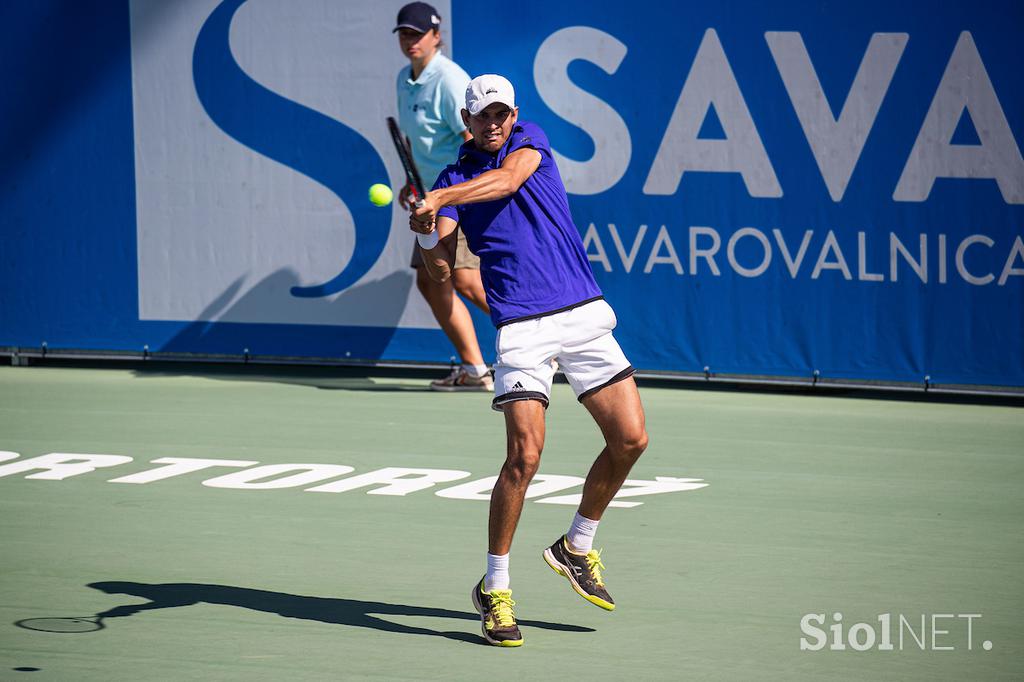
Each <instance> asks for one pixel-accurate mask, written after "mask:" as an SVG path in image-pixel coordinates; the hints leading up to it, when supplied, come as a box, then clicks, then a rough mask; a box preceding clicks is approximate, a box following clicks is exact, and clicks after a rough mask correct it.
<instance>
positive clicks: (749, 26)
mask: <svg viewBox="0 0 1024 682" xmlns="http://www.w3.org/2000/svg"><path fill="white" fill-rule="evenodd" d="M401 4H402V3H401V2H391V3H390V4H388V3H383V4H380V3H372V2H365V3H358V2H353V3H334V2H331V1H330V0H310V1H309V2H308V3H303V4H301V5H296V4H292V3H276V2H266V1H262V0H248V1H247V2H242V1H240V0H229V1H228V2H219V0H188V1H187V2H179V3H166V2H162V1H154V0H133V1H132V2H127V3H123V4H120V3H109V2H95V3H90V2H80V3H63V2H54V3H44V2H40V3H5V4H3V5H2V6H0V21H2V25H3V27H4V28H3V31H4V33H5V39H4V40H3V41H2V44H0V74H2V77H3V79H4V83H5V90H6V94H5V97H4V98H3V99H2V100H0V121H2V122H3V123H2V125H0V145H2V146H0V162H2V163H0V221H2V223H0V230H2V234H0V236H2V245H0V270H2V274H0V285H2V286H0V346H24V347H38V346H39V345H40V344H41V343H42V342H44V341H45V342H47V344H48V346H49V347H50V348H51V349H55V350H59V349H61V348H78V349H82V348H85V349H111V350H134V351H141V349H142V348H143V346H148V347H149V349H150V350H151V351H154V352H156V351H174V352H191V353H229V354H241V353H242V352H243V350H245V349H248V350H249V352H250V353H252V354H256V355H274V356H304V357H332V358H340V359H350V360H356V359H361V360H383V361H446V360H447V359H448V357H449V356H450V355H452V354H453V350H452V348H451V346H450V344H449V343H448V342H447V340H446V339H445V338H444V335H443V334H442V333H441V332H440V330H439V329H438V328H437V325H436V323H434V322H433V320H432V318H431V317H430V315H429V311H428V310H427V309H426V307H425V305H424V304H423V302H422V301H421V300H420V298H419V296H418V294H417V292H416V290H415V286H414V283H413V278H412V274H411V271H410V270H409V268H408V257H409V253H410V250H411V239H410V238H409V235H408V234H407V232H406V230H405V228H404V225H403V220H402V215H401V212H400V211H399V210H397V209H394V210H392V211H391V213H390V214H388V212H387V211H388V209H376V208H373V207H371V206H370V205H369V204H368V203H367V202H366V201H365V198H364V196H363V195H364V194H365V188H366V187H368V186H369V185H370V184H372V183H373V182H378V181H383V182H388V181H389V180H390V182H391V183H392V184H393V185H396V186H397V184H398V183H399V182H400V178H401V170H400V167H398V165H397V160H396V159H394V158H393V153H392V152H391V150H390V149H389V146H388V145H389V143H388V141H387V133H386V130H385V129H384V126H383V122H382V121H383V117H384V116H386V115H390V114H392V113H393V111H394V106H395V105H394V75H395V74H396V73H397V71H398V68H400V66H401V65H402V63H403V61H404V60H403V58H402V56H401V55H400V54H399V53H398V50H397V46H396V45H395V44H394V43H393V37H392V36H391V35H390V28H391V24H392V23H393V18H394V14H395V12H396V11H397V8H398V7H399V6H400V5H401ZM392 5H393V6H392ZM439 9H440V11H441V13H442V14H443V15H444V16H445V17H446V24H445V30H446V35H445V37H446V40H447V41H448V42H449V44H450V45H451V47H452V49H453V50H454V57H455V59H456V61H458V62H459V63H460V64H461V65H462V66H463V67H464V68H466V70H467V71H468V72H469V73H470V74H471V75H476V74H479V73H485V72H496V73H502V74H504V75H506V76H508V77H509V78H510V79H511V80H512V81H513V83H514V84H515V85H516V87H517V96H518V101H519V105H520V107H521V116H522V117H523V118H525V119H529V120H533V121H536V122H537V123H539V124H540V125H541V126H542V127H543V128H544V129H545V130H546V132H547V133H548V136H549V138H550V140H551V142H552V147H553V149H554V150H555V152H556V153H557V155H558V159H557V160H558V163H559V167H560V168H561V170H562V173H563V175H564V176H565V179H566V183H567V186H568V189H569V192H570V202H571V205H572V209H573V212H574V217H575V219H576V223H577V226H578V227H579V229H580V233H581V235H582V236H583V237H584V241H585V244H586V246H587V251H588V254H589V255H590V259H591V264H592V267H593V268H594V271H595V273H596V275H597V277H598V281H599V283H600V284H601V286H602V288H603V290H604V291H605V293H606V295H607V297H608V299H609V300H610V301H611V302H612V304H613V306H614V307H615V309H616V311H617V313H618V317H619V327H618V329H617V331H616V335H617V337H618V338H619V340H620V342H621V343H622V345H623V347H624V349H625V350H626V352H627V354H628V355H629V357H630V359H631V360H632V361H633V363H634V364H635V365H636V366H637V367H639V368H642V369H647V370H659V371H669V372H672V371H674V372H701V371H703V370H704V368H705V367H707V368H708V369H709V370H710V371H712V372H715V373H721V374H759V375H773V376H785V377H810V376H811V375H812V374H813V373H814V372H815V371H817V372H819V374H820V376H822V377H824V378H834V379H838V378H846V379H872V380H882V381H910V382H920V381H922V380H923V379H924V377H925V376H930V377H931V381H932V382H934V383H938V384H987V385H1003V386H1022V385H1024V241H1022V240H1024V160H1022V157H1021V152H1020V144H1021V143H1020V141H1021V140H1022V139H1024V93H1022V91H1021V87H1020V79H1019V77H1018V75H1017V74H1016V73H1015V71H1016V70H1017V69H1018V65H1019V64H1021V63H1024V41H1022V40H1021V38H1022V36H1021V35H1020V33H1021V30H1022V29H1021V27H1022V26H1024V22H1022V21H1021V20H1022V19H1024V16H1022V10H1021V9H1020V7H1019V5H1017V4H1015V3H1010V2H1002V3H1000V2H975V3H945V4H943V5H942V6H937V7H930V8H929V9H928V11H927V12H921V11H919V10H917V9H915V7H913V6H910V5H906V6H899V5H897V6H893V5H891V4H883V3H880V2H863V3H857V4H856V5H850V4H844V5H837V4H834V3H823V2H786V3H774V4H771V5H770V6H766V5H763V4H760V3H725V4H722V3H719V4H717V5H715V4H712V5H708V4H706V3H685V4H676V5H668V4H662V3H652V4H650V5H649V6H648V5H645V6H643V9H642V11H639V10H638V7H637V6H636V5H632V6H627V5H623V4H622V3H611V2H601V1H596V2H595V1H591V2H586V3H584V2H566V3H556V4H551V3H539V2H537V3H533V2H527V3H520V4H518V5H516V6H515V8H514V11H513V12H512V13H511V15H510V16H508V17H505V18H503V20H502V23H501V24H500V25H499V24H495V25H488V26H487V27H486V28H487V30H486V31H484V30H481V23H480V8H479V6H478V5H474V4H472V3H469V2H464V1H463V0H453V1H452V3H451V5H450V6H449V5H444V6H440V5H439ZM474 319H475V320H476V322H477V329H478V332H479V335H480V340H481V346H482V347H483V348H484V349H485V356H491V355H492V353H490V352H489V349H490V348H491V347H492V345H493V338H494V336H493V330H492V329H491V328H490V325H489V323H488V322H487V320H486V318H485V317H484V316H483V315H478V316H476V317H475V318H474Z"/></svg>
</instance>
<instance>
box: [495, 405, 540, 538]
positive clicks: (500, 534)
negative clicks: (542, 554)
mask: <svg viewBox="0 0 1024 682" xmlns="http://www.w3.org/2000/svg"><path fill="white" fill-rule="evenodd" d="M505 431H506V434H507V439H508V454H507V456H506V458H505V464H504V465H503V466H502V467H501V473H500V474H499V475H498V481H497V482H496V483H495V484H494V492H492V493H491V514H490V519H489V521H488V539H487V547H488V549H487V551H488V552H490V553H491V554H496V555H501V554H508V551H509V549H511V547H512V536H513V535H515V532H516V526H517V525H518V524H519V516H520V514H521V513H522V511H523V499H524V498H525V496H526V488H527V486H529V485H530V481H531V480H533V475H534V474H536V473H537V467H538V466H540V454H541V451H542V450H543V449H544V405H543V404H541V403H540V401H537V400H517V401H515V402H511V403H508V404H507V405H505Z"/></svg>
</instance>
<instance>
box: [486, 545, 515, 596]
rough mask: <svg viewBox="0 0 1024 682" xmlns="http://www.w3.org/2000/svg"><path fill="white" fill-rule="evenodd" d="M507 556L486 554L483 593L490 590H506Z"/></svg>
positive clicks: (507, 582) (507, 581)
mask: <svg viewBox="0 0 1024 682" xmlns="http://www.w3.org/2000/svg"><path fill="white" fill-rule="evenodd" d="M508 585H509V577H508V554H501V555H497V554H490V553H488V554H487V575H486V576H484V592H490V591H491V590H507V589H508Z"/></svg>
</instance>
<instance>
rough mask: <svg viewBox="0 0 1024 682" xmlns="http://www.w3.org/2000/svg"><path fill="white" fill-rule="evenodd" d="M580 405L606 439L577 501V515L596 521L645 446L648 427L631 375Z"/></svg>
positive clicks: (586, 399)
mask: <svg viewBox="0 0 1024 682" xmlns="http://www.w3.org/2000/svg"><path fill="white" fill-rule="evenodd" d="M583 405H584V406H585V407H586V408H587V409H588V410H589V411H590V414H591V415H592V416H593V417H594V420H595V421H596V422H597V425H598V426H599V427H600V428H601V433H602V435H604V440H605V448H604V450H602V451H601V454H600V455H598V456H597V459H595V460H594V464H593V466H591V467H590V473H588V474H587V480H586V482H585V483H584V484H583V501H582V502H581V503H580V515H581V516H585V517H586V518H588V519H593V520H595V521H598V520H600V518H601V516H602V515H603V514H604V510H605V509H606V508H607V507H608V503H609V502H611V501H612V497H614V496H615V493H617V492H619V488H620V487H622V482H623V481H625V480H626V476H628V475H629V470H630V469H632V468H633V464H634V463H635V462H636V460H637V459H639V458H640V455H642V454H643V452H644V450H645V449H646V448H647V429H646V427H645V422H644V408H643V405H642V404H641V403H640V392H639V391H637V388H636V382H635V381H633V377H630V378H628V379H625V380H623V381H620V382H618V383H616V384H612V385H611V386H607V387H605V388H603V389H601V390H600V391H598V392H597V393H594V394H593V395H591V396H589V397H587V398H585V399H584V400H583Z"/></svg>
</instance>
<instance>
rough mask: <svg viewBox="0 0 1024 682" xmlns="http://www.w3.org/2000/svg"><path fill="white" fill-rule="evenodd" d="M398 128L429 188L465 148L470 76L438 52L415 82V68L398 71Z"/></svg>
mask: <svg viewBox="0 0 1024 682" xmlns="http://www.w3.org/2000/svg"><path fill="white" fill-rule="evenodd" d="M397 85H398V125H399V127H401V129H402V132H404V133H405V134H406V135H408V136H409V141H410V142H411V143H412V157H413V160H414V161H415V162H416V167H417V168H419V170H420V175H421V176H422V177H423V184H424V185H426V186H427V187H428V188H429V187H430V186H431V185H433V184H434V180H435V179H436V178H437V176H438V175H440V174H441V171H443V170H444V168H445V166H447V165H448V164H450V163H455V159H456V158H458V156H459V147H461V146H462V142H463V139H462V131H463V130H465V129H466V126H465V124H463V122H462V114H461V111H462V109H463V108H464V107H465V103H466V88H467V87H468V86H469V75H468V74H467V73H466V72H465V71H463V70H462V67H460V66H459V65H458V64H456V63H455V62H453V61H452V60H450V59H448V58H447V57H445V56H444V55H443V54H441V53H440V52H438V53H437V54H435V55H434V57H433V59H431V60H430V62H429V63H427V67H426V68H425V69H423V73H421V74H420V77H419V78H417V79H416V80H412V66H411V65H408V66H406V67H405V68H403V69H402V70H401V71H399V72H398V84H397Z"/></svg>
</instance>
